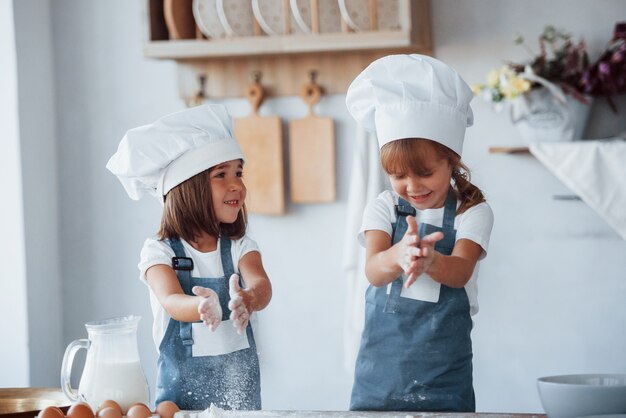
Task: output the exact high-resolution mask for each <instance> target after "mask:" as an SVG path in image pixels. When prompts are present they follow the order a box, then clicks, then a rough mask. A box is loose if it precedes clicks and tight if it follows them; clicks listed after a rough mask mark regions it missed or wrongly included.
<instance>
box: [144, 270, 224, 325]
mask: <svg viewBox="0 0 626 418" xmlns="http://www.w3.org/2000/svg"><path fill="white" fill-rule="evenodd" d="M146 281H147V282H148V285H149V286H150V288H151V289H152V291H153V292H154V294H155V295H156V297H157V299H158V300H159V303H160V304H161V306H163V309H165V310H166V311H167V313H168V314H169V315H170V316H171V317H172V318H173V319H175V320H177V321H181V322H196V321H199V320H202V321H204V323H205V324H207V325H208V326H209V327H211V328H212V329H215V327H217V325H219V322H220V321H221V318H222V308H221V307H220V304H219V298H218V296H217V294H216V293H215V292H214V291H213V290H211V289H208V288H204V287H200V286H194V288H193V289H192V290H193V291H194V293H195V294H196V296H191V295H186V294H185V292H183V289H182V288H181V287H180V282H179V281H178V278H177V277H176V272H175V271H174V269H173V268H172V267H170V266H168V265H166V264H156V265H154V266H152V267H150V268H149V269H148V270H147V271H146ZM218 310H219V312H218Z"/></svg>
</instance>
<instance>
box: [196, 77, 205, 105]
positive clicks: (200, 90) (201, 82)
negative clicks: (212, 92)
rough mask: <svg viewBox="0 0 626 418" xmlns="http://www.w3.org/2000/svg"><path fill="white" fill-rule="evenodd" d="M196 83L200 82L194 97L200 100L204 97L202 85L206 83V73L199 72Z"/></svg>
mask: <svg viewBox="0 0 626 418" xmlns="http://www.w3.org/2000/svg"><path fill="white" fill-rule="evenodd" d="M198 83H199V84H200V89H199V90H198V93H196V99H197V100H202V99H204V97H205V94H204V86H205V85H206V75H204V74H200V75H199V76H198Z"/></svg>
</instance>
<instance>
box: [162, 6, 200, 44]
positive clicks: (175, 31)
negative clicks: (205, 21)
mask: <svg viewBox="0 0 626 418" xmlns="http://www.w3.org/2000/svg"><path fill="white" fill-rule="evenodd" d="M192 3H193V1H192V0H165V1H164V3H163V14H164V15H165V25H166V26H167V30H168V31H169V34H170V39H194V38H196V37H197V33H198V32H197V30H196V20H195V19H194V17H193V9H192Z"/></svg>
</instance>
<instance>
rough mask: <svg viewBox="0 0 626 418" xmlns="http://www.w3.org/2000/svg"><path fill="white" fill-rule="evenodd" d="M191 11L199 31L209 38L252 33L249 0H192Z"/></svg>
mask: <svg viewBox="0 0 626 418" xmlns="http://www.w3.org/2000/svg"><path fill="white" fill-rule="evenodd" d="M193 13H194V18H195V19H196V24H197V25H198V27H199V28H200V31H201V32H202V33H203V34H205V35H206V36H208V37H210V38H223V37H225V36H253V35H254V17H253V16H252V5H251V3H250V0H193Z"/></svg>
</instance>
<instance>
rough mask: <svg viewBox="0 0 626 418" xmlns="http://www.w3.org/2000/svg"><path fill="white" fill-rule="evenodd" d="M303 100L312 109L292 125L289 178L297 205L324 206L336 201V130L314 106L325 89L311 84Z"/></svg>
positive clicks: (304, 88) (302, 92) (307, 87)
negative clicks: (311, 204)
mask: <svg viewBox="0 0 626 418" xmlns="http://www.w3.org/2000/svg"><path fill="white" fill-rule="evenodd" d="M300 96H301V97H302V99H303V100H304V101H305V102H306V103H307V104H308V106H309V114H308V115H307V116H306V117H305V118H303V119H295V120H291V121H290V122H289V170H290V171H289V174H290V180H291V200H292V201H293V202H295V203H324V202H332V201H334V200H335V194H336V192H335V127H334V123H333V120H332V119H331V118H328V117H324V118H323V117H318V116H316V115H315V114H314V113H313V106H314V105H315V104H316V103H317V102H318V101H319V99H320V96H321V88H320V86H319V85H317V84H315V83H314V82H311V83H309V84H307V85H305V86H304V87H303V88H302V91H301V94H300Z"/></svg>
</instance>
